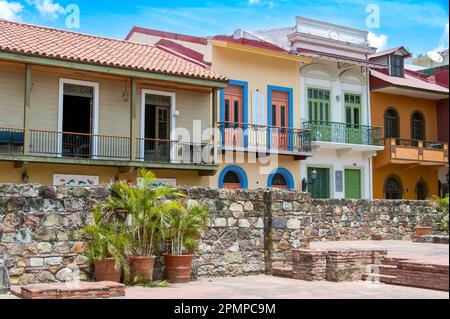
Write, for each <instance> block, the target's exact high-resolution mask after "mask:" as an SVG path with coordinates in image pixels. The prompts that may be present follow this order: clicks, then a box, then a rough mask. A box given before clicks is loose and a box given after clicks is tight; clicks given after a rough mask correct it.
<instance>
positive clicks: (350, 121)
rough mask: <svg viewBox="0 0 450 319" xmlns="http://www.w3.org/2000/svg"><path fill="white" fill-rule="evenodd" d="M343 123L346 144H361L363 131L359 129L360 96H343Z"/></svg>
mask: <svg viewBox="0 0 450 319" xmlns="http://www.w3.org/2000/svg"><path fill="white" fill-rule="evenodd" d="M345 122H346V124H347V125H346V126H347V127H346V143H348V144H362V143H363V130H362V129H361V125H360V124H361V96H360V95H357V94H348V93H346V94H345Z"/></svg>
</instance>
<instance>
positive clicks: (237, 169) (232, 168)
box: [219, 165, 248, 189]
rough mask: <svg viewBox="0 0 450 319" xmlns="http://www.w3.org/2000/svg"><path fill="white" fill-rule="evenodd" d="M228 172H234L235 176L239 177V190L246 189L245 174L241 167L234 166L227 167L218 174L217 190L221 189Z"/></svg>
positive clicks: (246, 179) (246, 180)
mask: <svg viewBox="0 0 450 319" xmlns="http://www.w3.org/2000/svg"><path fill="white" fill-rule="evenodd" d="M230 171H232V172H235V173H236V174H237V176H239V180H240V182H241V188H242V189H247V188H248V178H247V173H245V171H244V169H243V168H242V167H240V166H236V165H230V166H227V167H225V168H224V169H223V170H222V172H221V173H220V176H219V188H223V179H224V178H225V175H226V174H227V173H228V172H230Z"/></svg>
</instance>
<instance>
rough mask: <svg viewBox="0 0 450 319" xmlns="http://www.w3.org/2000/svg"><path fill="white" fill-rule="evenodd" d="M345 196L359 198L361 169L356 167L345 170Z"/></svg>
mask: <svg viewBox="0 0 450 319" xmlns="http://www.w3.org/2000/svg"><path fill="white" fill-rule="evenodd" d="M345 198H347V199H361V171H360V170H358V169H346V170H345Z"/></svg>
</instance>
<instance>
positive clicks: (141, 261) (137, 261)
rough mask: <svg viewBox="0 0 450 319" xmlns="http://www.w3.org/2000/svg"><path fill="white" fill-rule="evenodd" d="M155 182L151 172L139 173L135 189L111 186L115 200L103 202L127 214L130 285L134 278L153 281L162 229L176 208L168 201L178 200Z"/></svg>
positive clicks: (172, 191) (173, 191) (173, 192)
mask: <svg viewBox="0 0 450 319" xmlns="http://www.w3.org/2000/svg"><path fill="white" fill-rule="evenodd" d="M156 184H157V178H156V176H155V174H154V173H153V172H151V171H147V170H145V169H142V170H140V171H139V174H138V183H137V185H130V184H129V183H126V182H117V183H115V184H114V185H113V186H112V190H113V192H114V193H115V196H114V197H113V198H111V199H110V200H109V201H108V202H107V204H106V205H107V207H108V208H110V209H114V210H119V211H124V212H126V213H127V214H128V218H127V219H128V221H129V223H128V225H127V226H128V228H129V232H128V233H129V237H130V240H131V242H132V246H133V249H132V254H130V256H128V262H129V266H130V277H131V282H135V281H136V278H141V279H143V280H146V281H151V280H152V279H153V269H154V265H155V260H156V257H155V252H156V251H157V250H158V249H159V248H160V246H161V240H162V236H163V229H164V228H165V227H166V225H167V223H168V221H169V212H170V211H171V210H173V209H176V208H178V203H177V202H176V201H174V200H168V199H169V198H174V197H175V198H176V197H178V196H180V194H179V193H178V191H177V190H176V189H175V188H173V187H170V186H158V187H155V185H156Z"/></svg>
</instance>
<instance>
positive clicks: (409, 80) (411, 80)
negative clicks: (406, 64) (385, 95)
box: [370, 70, 449, 94]
mask: <svg viewBox="0 0 450 319" xmlns="http://www.w3.org/2000/svg"><path fill="white" fill-rule="evenodd" d="M414 73H415V72H412V71H409V72H406V70H405V76H404V77H397V76H390V75H389V74H386V73H383V72H378V71H375V70H371V71H370V74H371V75H372V76H374V77H375V78H377V79H380V80H382V81H384V82H386V83H389V84H391V85H395V86H401V87H405V88H410V89H420V90H426V91H432V92H437V93H447V94H448V93H449V90H448V88H445V87H443V86H440V85H437V84H434V83H430V82H427V81H425V80H423V79H421V78H420V76H421V75H420V74H417V75H416V76H414Z"/></svg>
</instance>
